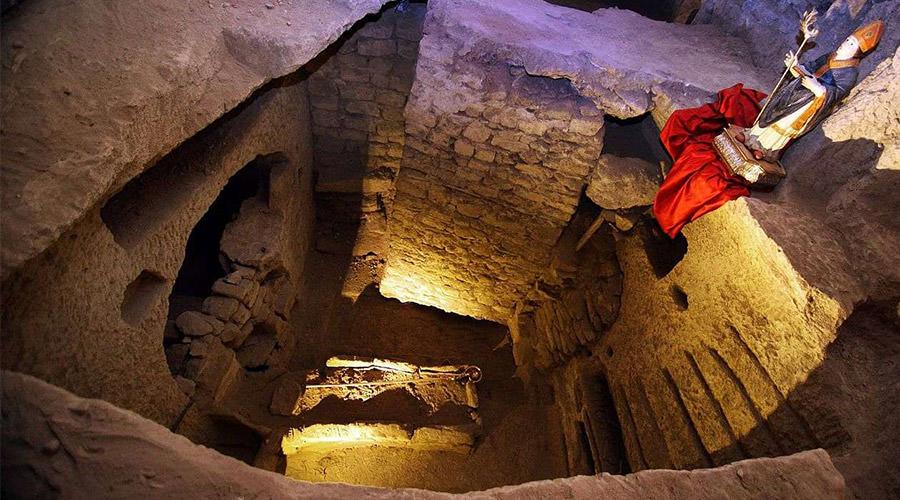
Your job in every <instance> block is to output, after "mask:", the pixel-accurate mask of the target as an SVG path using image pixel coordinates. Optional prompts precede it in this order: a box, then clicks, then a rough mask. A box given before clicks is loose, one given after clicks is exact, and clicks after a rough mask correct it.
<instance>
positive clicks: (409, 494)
mask: <svg viewBox="0 0 900 500" xmlns="http://www.w3.org/2000/svg"><path fill="white" fill-rule="evenodd" d="M3 407H4V415H3V427H2V428H3V472H4V477H5V478H7V480H5V481H4V489H5V490H6V491H7V492H9V493H11V494H12V495H13V496H18V497H21V496H29V495H46V494H50V493H51V492H61V493H62V494H63V495H64V496H71V497H81V498H99V497H108V496H116V497H129V498H134V497H141V496H148V495H152V496H162V497H167V498H197V497H203V498H210V497H222V498H224V497H229V498H230V497H240V496H247V497H250V496H268V497H273V498H288V497H290V498H348V497H356V496H366V497H369V498H456V497H468V498H521V497H523V496H535V497H557V496H566V497H568V498H597V497H604V498H616V499H620V498H621V499H639V498H640V499H644V498H660V499H663V498H672V496H673V495H674V496H677V497H685V498H686V497H690V498H747V499H750V498H759V497H761V496H764V497H766V498H785V499H788V498H790V499H806V498H808V499H816V500H819V499H823V498H835V499H837V498H842V496H843V489H844V481H843V478H842V477H841V476H840V474H838V472H837V471H836V470H835V469H834V466H833V465H832V464H831V460H830V459H829V458H828V454H827V453H825V452H824V451H822V450H815V451H809V452H804V453H801V454H797V455H793V456H790V457H782V458H777V459H757V460H750V461H745V462H740V463H736V464H732V465H729V466H726V467H722V468H720V469H712V470H703V471H693V472H675V471H647V472H642V473H638V474H632V475H629V476H611V475H602V476H580V477H574V478H567V479H557V480H553V481H538V482H534V483H526V484H522V485H518V486H508V487H502V488H495V489H491V490H487V491H484V492H472V493H467V494H465V495H450V494H445V493H436V492H428V491H423V490H411V489H400V490H387V489H379V488H368V487H359V486H349V485H341V484H309V483H302V482H297V481H293V480H290V479H287V478H285V477H284V476H281V475H279V474H275V473H272V472H267V471H263V470H260V469H256V468H253V467H250V466H248V465H246V464H243V463H241V462H239V461H237V460H235V459H232V458H229V457H225V456H223V455H220V454H218V453H216V452H215V451H212V450H210V449H208V448H205V447H202V446H197V445H194V444H192V443H190V442H189V441H188V440H187V439H185V438H183V437H181V436H177V435H175V434H172V433H171V432H169V431H168V430H167V429H165V428H164V427H162V426H160V425H157V424H155V423H153V422H150V421H148V420H145V419H143V418H141V417H139V416H137V415H135V414H133V413H131V412H128V411H125V410H121V409H119V408H116V407H114V406H112V405H110V404H108V403H105V402H103V401H98V400H90V399H82V398H79V397H77V396H74V395H72V394H70V393H67V392H65V391H63V390H61V389H59V388H57V387H54V386H51V385H49V384H47V383H45V382H42V381H39V380H37V379H34V378H32V377H28V376H24V375H20V374H16V373H11V372H6V371H4V372H3ZM85 470H90V471H92V473H91V474H84V473H83V471H85ZM26 471H27V472H26Z"/></svg>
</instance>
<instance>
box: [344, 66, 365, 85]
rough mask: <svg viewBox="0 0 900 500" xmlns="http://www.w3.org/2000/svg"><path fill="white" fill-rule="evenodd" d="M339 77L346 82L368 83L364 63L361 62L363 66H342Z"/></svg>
mask: <svg viewBox="0 0 900 500" xmlns="http://www.w3.org/2000/svg"><path fill="white" fill-rule="evenodd" d="M340 75H341V80H344V81H346V82H368V81H369V78H370V73H369V70H368V69H366V66H365V62H363V66H342V67H341V73H340Z"/></svg>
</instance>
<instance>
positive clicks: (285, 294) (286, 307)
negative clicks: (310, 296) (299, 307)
mask: <svg viewBox="0 0 900 500" xmlns="http://www.w3.org/2000/svg"><path fill="white" fill-rule="evenodd" d="M296 298H297V296H296V293H295V290H294V287H293V286H291V282H290V281H289V280H284V281H283V282H281V283H279V284H278V286H277V287H276V288H275V301H274V303H273V306H274V309H275V312H276V313H278V314H279V315H281V317H283V318H288V317H289V316H290V313H291V308H292V307H294V302H295V300H296Z"/></svg>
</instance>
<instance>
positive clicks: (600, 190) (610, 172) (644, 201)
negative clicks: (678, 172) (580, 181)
mask: <svg viewBox="0 0 900 500" xmlns="http://www.w3.org/2000/svg"><path fill="white" fill-rule="evenodd" d="M658 189H659V175H658V170H657V167H656V165H654V164H652V163H650V162H648V161H645V160H642V159H639V158H623V157H619V156H613V155H608V154H606V155H602V156H601V157H600V161H599V163H598V164H597V165H596V166H595V167H594V169H593V172H592V173H591V180H590V183H589V184H588V187H587V191H586V194H587V196H588V198H590V199H591V201H593V202H594V203H596V204H597V205H599V206H601V207H603V208H608V209H620V208H631V207H636V206H645V205H651V204H653V198H654V196H656V191H657V190H658Z"/></svg>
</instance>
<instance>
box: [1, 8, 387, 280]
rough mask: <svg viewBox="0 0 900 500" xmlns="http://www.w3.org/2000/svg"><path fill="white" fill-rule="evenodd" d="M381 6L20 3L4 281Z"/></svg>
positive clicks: (12, 74) (7, 72) (13, 49)
mask: <svg viewBox="0 0 900 500" xmlns="http://www.w3.org/2000/svg"><path fill="white" fill-rule="evenodd" d="M383 4H384V2H383V1H381V0H362V1H349V0H338V1H324V0H312V1H304V2H275V3H273V4H271V6H272V8H267V7H266V6H265V5H263V4H262V3H252V4H242V5H238V4H230V3H212V2H210V3H207V2H188V3H182V2H178V3H172V2H168V1H164V0H160V1H155V2H137V1H135V2H117V3H115V4H110V5H100V4H94V3H77V4H72V5H66V6H65V7H63V6H62V5H60V4H58V3H57V2H52V1H31V2H25V3H23V4H22V5H19V6H17V7H16V9H15V10H14V11H12V12H10V15H9V16H8V19H7V18H4V25H3V29H4V37H3V42H2V58H3V68H4V78H3V83H2V98H3V99H2V100H3V107H2V110H3V116H4V120H3V144H2V153H3V164H2V173H3V176H2V179H3V184H2V187H3V194H4V196H3V212H4V215H5V216H4V217H3V221H2V236H3V242H4V243H3V249H2V264H3V265H2V268H3V269H2V273H3V274H2V276H3V278H4V279H5V278H6V277H7V276H8V275H9V273H10V272H11V271H13V270H14V269H16V268H18V267H19V266H20V265H21V264H22V263H23V262H25V261H26V260H28V259H30V258H32V257H34V256H35V255H37V254H38V253H40V252H42V251H43V250H45V249H46V248H47V247H48V246H49V245H50V244H51V243H52V242H53V241H55V240H56V239H57V238H58V237H59V236H60V234H61V233H62V232H63V231H64V230H65V229H67V228H68V227H70V226H71V224H72V223H73V222H75V221H76V220H78V219H79V218H81V217H83V216H84V214H85V212H86V211H87V210H88V209H89V208H90V207H92V206H93V205H94V204H96V203H97V202H99V201H101V200H103V199H104V198H105V197H106V196H108V195H109V194H111V193H112V192H115V191H116V190H118V189H119V188H120V187H122V186H123V185H124V184H125V183H126V182H127V181H128V180H129V179H131V178H133V177H134V176H136V175H137V174H139V173H140V172H142V171H143V170H144V169H146V168H147V167H149V166H150V165H152V164H153V161H154V159H158V158H159V157H161V156H162V155H164V154H165V153H167V152H169V151H170V150H171V149H172V148H173V147H174V146H175V145H177V144H179V143H180V142H182V141H184V140H185V139H186V138H188V137H190V136H192V135H194V134H195V133H197V132H198V131H200V130H201V129H202V128H203V127H205V126H206V125H208V124H209V123H211V122H212V121H213V120H215V119H216V118H218V117H220V116H221V115H222V114H224V113H225V112H226V111H228V110H230V109H232V108H234V107H235V106H236V105H237V104H238V103H240V102H242V101H244V100H245V99H246V98H247V97H248V96H249V95H250V94H251V93H252V92H253V91H254V90H256V89H257V88H259V87H260V86H261V85H263V84H264V83H266V82H267V81H269V80H271V79H272V78H277V77H280V76H284V75H286V74H288V73H290V72H292V71H294V70H296V69H297V68H299V67H300V66H301V65H303V64H305V63H306V62H307V61H309V60H310V59H312V58H313V57H314V56H315V55H317V54H318V53H320V52H321V51H322V50H323V49H324V48H325V47H327V46H328V45H329V44H330V43H331V42H333V41H334V40H336V39H337V38H338V37H339V36H340V35H341V34H342V33H343V32H344V31H345V30H347V29H348V28H349V27H350V26H351V25H353V24H354V23H355V22H356V21H358V20H359V19H361V18H362V17H364V16H365V15H366V14H369V13H372V12H376V11H377V10H378V9H379V8H380V7H381V6H382V5H383ZM148 12H153V15H147V13H148ZM60 40H66V41H67V43H59V41H60ZM47 68H54V69H55V71H54V72H52V73H50V75H52V76H49V77H48V72H47Z"/></svg>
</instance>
